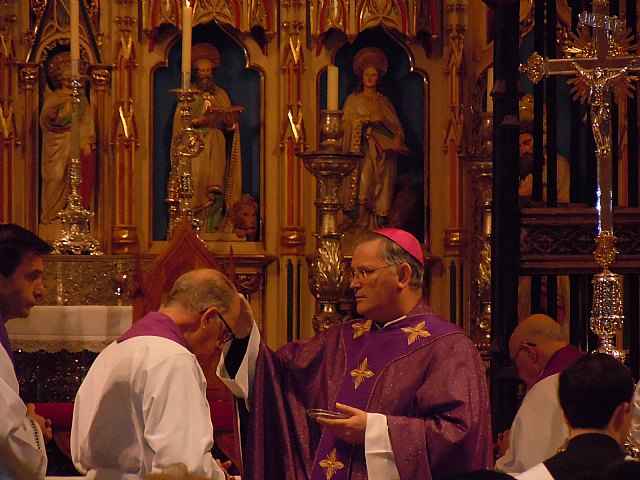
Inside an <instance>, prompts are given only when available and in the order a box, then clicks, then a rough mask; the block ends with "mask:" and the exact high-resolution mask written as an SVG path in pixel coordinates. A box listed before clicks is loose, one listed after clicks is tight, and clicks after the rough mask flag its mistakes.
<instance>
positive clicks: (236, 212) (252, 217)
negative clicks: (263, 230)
mask: <svg viewBox="0 0 640 480" xmlns="http://www.w3.org/2000/svg"><path fill="white" fill-rule="evenodd" d="M231 223H232V225H233V233H235V234H236V236H237V237H238V238H239V239H241V240H248V241H251V242H253V241H255V240H256V237H257V233H258V202H256V201H255V200H254V198H253V197H252V196H251V195H249V194H248V193H245V194H243V195H242V196H241V197H240V200H239V201H237V202H236V203H234V204H233V209H232V212H231Z"/></svg>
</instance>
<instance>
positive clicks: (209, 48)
mask: <svg viewBox="0 0 640 480" xmlns="http://www.w3.org/2000/svg"><path fill="white" fill-rule="evenodd" d="M219 66H220V53H219V52H218V50H217V49H216V48H215V47H214V46H213V45H211V44H209V43H198V44H196V45H194V46H193V50H192V71H193V72H194V73H195V77H196V78H195V81H194V83H193V84H192V87H193V88H194V89H195V90H198V93H197V94H196V100H195V102H194V103H193V104H192V105H191V118H192V126H193V127H194V128H197V129H198V130H199V131H200V133H201V134H202V139H203V141H204V149H203V150H202V152H201V153H200V155H198V156H197V157H195V158H193V159H192V163H191V171H192V175H193V198H192V205H193V210H194V212H197V215H198V216H199V217H200V218H201V219H202V220H203V221H204V230H205V232H215V231H219V230H221V229H223V228H224V227H225V224H226V223H228V217H229V215H230V211H231V208H232V206H233V204H234V203H235V202H237V201H239V200H240V195H241V193H242V159H241V153H240V130H239V128H238V118H239V117H240V114H241V113H242V111H243V108H242V107H236V106H232V105H231V101H230V100H229V96H228V95H227V92H225V91H224V89H223V88H221V87H220V86H219V85H216V84H215V83H214V81H213V72H214V70H215V69H216V68H217V67H219ZM181 128H182V120H181V117H180V111H179V109H177V110H176V114H175V117H174V122H173V129H174V130H173V131H174V135H175V133H176V132H178V131H179V129H181ZM228 140H229V141H230V142H231V145H230V148H228V146H227V141H228ZM214 187H215V188H214ZM214 192H222V195H219V194H216V195H214ZM210 217H211V218H210Z"/></svg>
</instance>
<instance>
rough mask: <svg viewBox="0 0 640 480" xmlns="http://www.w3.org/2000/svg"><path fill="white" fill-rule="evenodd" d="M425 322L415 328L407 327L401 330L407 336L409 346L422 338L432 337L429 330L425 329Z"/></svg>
mask: <svg viewBox="0 0 640 480" xmlns="http://www.w3.org/2000/svg"><path fill="white" fill-rule="evenodd" d="M424 323H425V322H424V321H422V322H420V323H419V324H417V325H416V326H415V327H405V328H402V329H401V330H402V331H403V332H404V333H406V334H407V345H411V344H412V343H413V342H415V341H416V340H417V339H418V338H420V337H430V336H431V333H430V332H429V330H427V329H426V328H424Z"/></svg>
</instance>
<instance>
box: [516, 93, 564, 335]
mask: <svg viewBox="0 0 640 480" xmlns="http://www.w3.org/2000/svg"><path fill="white" fill-rule="evenodd" d="M519 116H520V122H521V123H520V135H519V164H518V169H519V178H520V184H519V187H518V194H519V196H520V203H521V205H522V206H529V205H531V203H532V202H531V194H532V190H533V153H534V152H533V146H534V140H533V95H531V94H530V93H527V94H525V95H524V96H523V97H522V98H521V99H520V102H519ZM543 118H545V119H546V115H545V116H544V117H543ZM546 135H547V126H546V121H545V122H544V125H543V144H544V145H546V144H547V139H546ZM556 158H557V160H556V195H557V201H558V203H559V204H568V203H569V201H570V198H569V187H570V183H571V178H570V177H571V167H570V165H569V161H568V160H567V159H566V158H565V157H563V156H562V155H560V154H557V156H556ZM546 199H547V152H546V147H545V151H543V164H542V200H543V201H546ZM548 281H549V277H547V276H542V277H541V279H540V283H541V297H540V301H541V302H540V303H541V308H542V313H547V312H549V303H550V302H553V299H549V298H548V295H547V285H548ZM556 282H557V283H556V285H557V287H556V288H557V298H556V310H557V315H556V318H555V320H556V321H557V322H558V323H560V325H561V326H562V328H563V330H564V332H565V334H566V335H567V337H568V335H569V294H570V284H569V277H568V276H567V275H558V276H557V280H556ZM532 313H539V312H532V311H531V277H528V276H521V277H519V279H518V320H522V319H524V318H527V317H528V316H529V315H531V314H532Z"/></svg>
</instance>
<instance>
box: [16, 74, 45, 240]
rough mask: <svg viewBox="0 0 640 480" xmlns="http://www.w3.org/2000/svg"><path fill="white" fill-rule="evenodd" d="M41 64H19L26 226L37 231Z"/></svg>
mask: <svg viewBox="0 0 640 480" xmlns="http://www.w3.org/2000/svg"><path fill="white" fill-rule="evenodd" d="M39 69H40V66H39V65H38V64H37V63H22V64H20V65H18V78H19V82H20V83H19V85H20V88H21V89H22V91H23V92H24V94H25V101H24V106H25V108H24V111H23V112H22V119H23V120H22V128H23V132H24V134H23V135H22V137H23V138H24V141H25V144H24V158H25V159H27V162H26V167H27V168H26V172H25V177H24V186H23V188H24V192H25V212H26V215H25V217H24V219H23V220H24V222H25V223H24V227H25V228H28V229H30V230H32V231H35V230H36V228H37V226H38V198H39V196H40V195H39V193H40V192H39V190H38V176H39V173H40V166H39V162H38V131H39V129H40V127H39V124H38V89H37V86H38V79H39V78H40V75H39V73H40V70H39Z"/></svg>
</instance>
